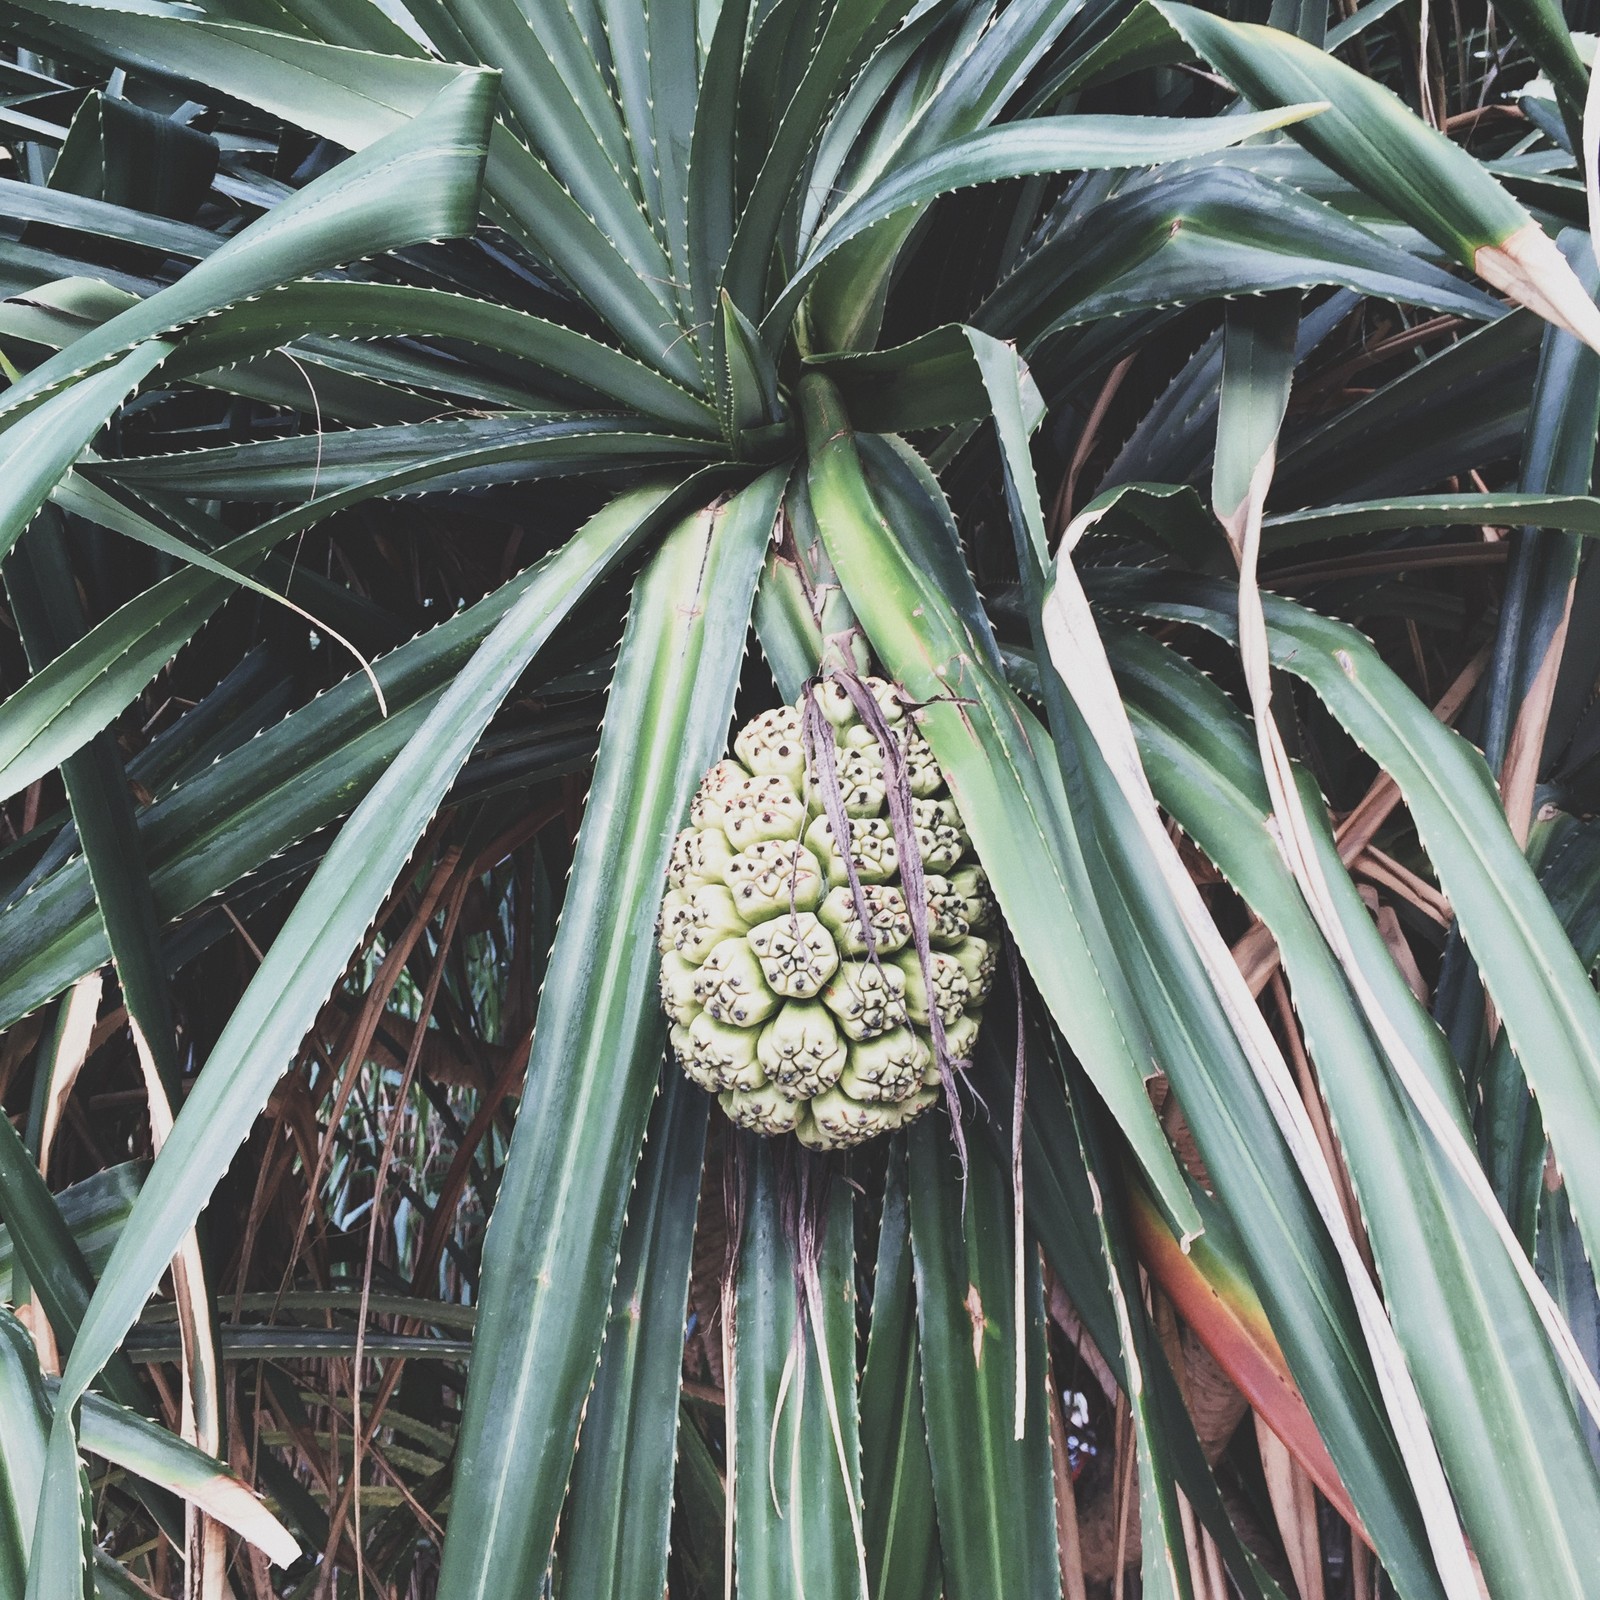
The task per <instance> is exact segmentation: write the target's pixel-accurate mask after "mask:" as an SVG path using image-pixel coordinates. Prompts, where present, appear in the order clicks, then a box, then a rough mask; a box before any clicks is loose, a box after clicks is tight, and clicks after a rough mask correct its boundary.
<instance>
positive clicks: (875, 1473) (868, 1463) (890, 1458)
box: [861, 1136, 940, 1600]
mask: <svg viewBox="0 0 1600 1600" xmlns="http://www.w3.org/2000/svg"><path fill="white" fill-rule="evenodd" d="M910 1228H911V1215H910V1210H909V1201H908V1199H907V1196H906V1152H905V1140H904V1138H902V1137H899V1136H897V1137H896V1138H895V1141H894V1147H893V1148H892V1149H891V1150H890V1152H889V1173H888V1177H887V1178H886V1180H885V1183H884V1191H883V1217H882V1220H881V1222H880V1223H879V1227H878V1262H877V1266H876V1268H875V1270H874V1273H873V1278H872V1329H871V1332H870V1333H869V1334H868V1336H867V1361H866V1366H865V1367H864V1368H863V1369H862V1373H861V1479H862V1521H863V1524H864V1533H865V1538H866V1546H867V1575H868V1579H869V1587H870V1590H871V1593H872V1594H873V1595H874V1596H875V1597H876V1600H937V1596H938V1593H939V1579H940V1559H939V1541H938V1532H937V1528H936V1525H935V1518H934V1503H933V1463H932V1461H931V1460H930V1459H929V1456H928V1434H927V1425H926V1423H925V1422H924V1420H923V1412H922V1347H921V1344H920V1343H919V1341H918V1338H917V1311H916V1297H915V1290H914V1287H913V1283H912V1262H911V1232H910Z"/></svg>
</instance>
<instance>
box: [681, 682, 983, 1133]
mask: <svg viewBox="0 0 1600 1600" xmlns="http://www.w3.org/2000/svg"><path fill="white" fill-rule="evenodd" d="M852 688H854V690H855V694H856V697H857V698H852V693H851V690H852ZM807 694H808V695H809V696H811V697H812V698H811V706H810V710H809V711H808V710H807V703H808V702H807V696H805V695H803V696H802V698H801V701H800V703H799V704H798V705H794V706H780V707H779V708H778V709H777V710H775V711H766V712H763V713H762V714H761V715H760V716H758V717H756V718H755V719H754V720H753V721H752V722H750V723H749V724H747V725H746V726H745V728H744V729H743V730H742V731H741V732H740V734H739V736H738V737H737V738H736V739H735V740H734V742H733V749H734V755H735V756H736V757H737V758H738V759H737V760H730V761H719V762H718V763H717V764H716V766H714V767H713V768H712V769H711V771H710V772H709V773H707V774H706V777H705V781H704V782H703V783H702V784H701V785H700V789H699V792H698V793H697V794H696V795H695V798H694V803H693V805H692V806H691V808H690V813H689V815H690V822H691V826H689V827H688V828H685V829H684V831H683V832H682V833H680V834H679V835H678V837H677V839H676V840H675V841H674V843H673V847H672V861H671V866H670V867H669V869H668V875H667V876H668V884H669V887H668V890H667V895H666V898H665V900H664V901H663V903H662V907H661V930H660V945H661V1003H662V1006H663V1008H664V1009H665V1011H666V1013H667V1015H668V1017H669V1018H670V1019H671V1023H672V1029H671V1036H672V1044H673V1048H674V1050H675V1051H676V1053H677V1057H678V1061H679V1064H680V1065H681V1066H682V1068H683V1070H684V1072H685V1073H686V1074H687V1075H688V1076H689V1077H690V1078H691V1079H693V1080H694V1082H696V1083H698V1084H699V1085H700V1086H701V1087H702V1088H704V1089H706V1090H708V1091H709V1092H711V1093H713V1094H716V1095H718V1096H719V1097H720V1100H721V1104H722V1109H723V1110H724V1111H725V1112H727V1114H728V1116H729V1117H730V1118H731V1119H732V1120H733V1121H734V1122H736V1123H738V1124H739V1126H740V1127H744V1128H750V1129H753V1130H754V1131H756V1132H757V1133H764V1134H779V1133H789V1132H793V1133H794V1134H796V1135H797V1136H798V1137H799V1138H800V1140H801V1141H802V1142H803V1143H805V1144H808V1145H811V1146H812V1147H814V1148H817V1149H840V1148H843V1147H846V1146H849V1145H854V1144H859V1143H861V1141H862V1140H864V1139H870V1138H872V1137H873V1136H874V1135H875V1134H879V1133H884V1132H887V1131H888V1130H889V1129H891V1128H897V1127H901V1126H903V1125H904V1124H905V1123H907V1122H910V1121H911V1120H912V1119H913V1118H915V1117H918V1116H920V1115H922V1113H923V1112H925V1111H927V1110H929V1109H930V1108H931V1107H932V1106H934V1105H935V1104H936V1103H937V1102H938V1098H939V1087H940V1083H941V1078H942V1074H941V1070H940V1065H941V1063H940V1047H941V1045H942V1048H943V1059H944V1062H945V1063H946V1064H947V1065H956V1064H959V1063H961V1062H964V1061H966V1060H968V1059H970V1057H971V1054H972V1046H973V1043H974V1041H975V1040H976V1039H977V1035H978V1024H979V1019H980V1016H981V1012H980V1007H981V1006H982V1005H983V1002H984V1000H985V999H986V998H987V997H988V994H989V990H990V987H991V985H992V984H993V981H994V969H995V954H996V949H997V946H996V945H995V943H994V942H993V940H992V939H990V938H985V937H984V933H985V932H986V931H989V930H992V929H993V926H994V918H995V910H994V903H993V900H992V899H991V897H990V893H989V882H988V878H987V877H986V876H985V874H984V871H983V869H982V867H980V866H979V865H978V864H977V862H976V860H975V858H974V857H973V855H972V844H971V841H970V840H969V839H968V837H967V831H966V829H965V827H964V826H963V825H962V822H961V817H960V815H959V814H958V813H957V811H956V807H955V802H954V801H953V800H952V799H951V797H950V795H949V792H948V791H947V789H946V787H945V781H944V773H943V772H942V771H941V770H940V767H939V763H938V761H937V760H936V759H935V757H934V754H933V750H932V748H931V747H930V746H929V744H928V742H927V740H925V739H924V738H923V737H922V735H921V734H920V733H919V732H918V731H917V730H916V728H915V727H914V726H913V725H912V723H911V720H910V718H908V717H907V715H906V712H905V708H904V706H903V705H902V703H901V701H900V698H899V696H898V693H897V692H896V690H895V689H894V688H893V686H892V685H890V684H887V683H884V682H882V681H881V680H879V679H875V678H867V679H862V680H858V681H854V682H853V683H852V684H851V685H847V684H846V683H845V682H844V681H842V680H841V679H838V678H827V679H824V680H823V682H822V683H821V684H820V685H818V686H817V687H816V688H815V689H813V690H809V691H808V692H807ZM869 696H870V699H869ZM858 699H859V700H860V702H861V704H860V707H859V708H858V703H857V700H858ZM874 708H875V709H874ZM863 710H864V711H865V712H866V713H867V717H866V719H864V718H863V716H862V711H863ZM869 721H870V722H871V724H872V725H871V726H869V725H868V723H869ZM884 738H887V739H888V740H890V741H892V743H893V745H894V753H893V754H892V755H890V756H888V757H887V758H886V753H885V749H884V745H883V743H882V742H881V741H882V739H884ZM912 848H914V849H915V853H916V858H917V865H916V866H915V867H910V868H909V870H906V869H907V868H908V865H909V864H908V862H907V860H906V856H907V853H908V851H909V850H910V849H912ZM908 884H910V885H915V886H916V888H915V889H910V888H908ZM914 907H915V908H916V910H917V911H918V913H919V914H918V915H917V916H916V917H915V918H914V917H913V908H914ZM918 923H920V924H921V925H922V929H923V930H925V933H926V939H925V941H924V940H922V939H920V938H919V937H918V934H919V928H918Z"/></svg>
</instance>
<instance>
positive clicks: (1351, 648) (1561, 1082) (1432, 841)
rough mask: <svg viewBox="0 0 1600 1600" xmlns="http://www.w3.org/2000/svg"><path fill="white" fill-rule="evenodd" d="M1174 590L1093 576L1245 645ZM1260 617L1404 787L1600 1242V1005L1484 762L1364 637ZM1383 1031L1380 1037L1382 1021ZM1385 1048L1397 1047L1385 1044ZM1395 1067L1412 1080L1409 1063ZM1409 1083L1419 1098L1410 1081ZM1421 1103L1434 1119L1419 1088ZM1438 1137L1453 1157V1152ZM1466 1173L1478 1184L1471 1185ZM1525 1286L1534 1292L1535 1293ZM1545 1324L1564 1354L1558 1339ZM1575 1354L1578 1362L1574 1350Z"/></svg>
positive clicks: (1296, 670) (1103, 588)
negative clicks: (1595, 1156) (1597, 1156)
mask: <svg viewBox="0 0 1600 1600" xmlns="http://www.w3.org/2000/svg"><path fill="white" fill-rule="evenodd" d="M1147 585H1148V587H1147ZM1165 587H1166V586H1165V585H1164V584H1163V582H1162V581H1161V580H1159V579H1145V578H1142V577H1138V576H1136V575H1134V574H1131V573H1120V574H1115V575H1113V574H1104V575H1097V577H1096V579H1095V582H1094V590H1095V592H1096V593H1097V594H1098V595H1099V596H1100V597H1101V598H1102V599H1104V600H1110V599H1111V598H1112V596H1113V595H1114V594H1115V595H1116V596H1117V597H1118V598H1117V602H1115V603H1124V604H1131V605H1132V606H1134V607H1135V608H1136V609H1139V610H1141V611H1146V612H1148V613H1149V614H1151V615H1158V616H1166V617H1169V618H1176V617H1178V616H1180V615H1181V616H1182V617H1183V620H1185V621H1189V622H1194V623H1196V624H1198V625H1199V626H1201V627H1204V628H1207V629H1209V630H1210V631H1211V632H1214V633H1216V634H1218V635H1220V636H1221V637H1223V638H1226V639H1233V638H1235V637H1236V632H1235V629H1236V623H1235V620H1234V616H1233V612H1232V607H1231V605H1230V604H1229V601H1228V599H1227V591H1226V590H1225V589H1221V588H1220V587H1219V586H1217V585H1214V584H1210V583H1206V582H1204V581H1198V580H1186V584H1185V589H1186V593H1185V595H1184V597H1183V598H1182V599H1181V600H1179V599H1177V597H1176V596H1175V595H1171V594H1170V593H1163V592H1162V591H1163V589H1164V588H1165ZM1263 610H1264V613H1265V616H1266V623H1267V630H1268V632H1267V639H1268V645H1269V647H1270V650H1271V660H1272V664H1273V665H1274V666H1276V667H1280V668H1282V669H1283V670H1285V671H1288V672H1291V673H1293V674H1294V675H1295V676H1296V677H1300V678H1303V679H1305V680H1306V682H1308V683H1309V684H1310V685H1311V686H1312V688H1313V689H1315V690H1316V692H1317V693H1318V695H1319V696H1320V697H1321V698H1322V699H1323V700H1324V702H1325V703H1326V704H1327V706H1328V708H1329V710H1330V711H1331V712H1332V713H1333V714H1334V716H1335V717H1337V718H1338V719H1339V721H1340V722H1341V723H1343V725H1344V726H1345V727H1346V729H1347V730H1348V731H1349V732H1350V734H1351V737H1352V738H1354V739H1355V740H1356V742H1357V743H1358V744H1360V745H1361V746H1362V747H1363V748H1364V749H1366V750H1367V751H1368V753H1369V754H1370V755H1372V757H1373V758H1374V760H1376V761H1377V762H1378V764H1379V765H1380V766H1381V767H1382V768H1383V769H1384V770H1385V771H1386V772H1388V773H1389V774H1390V775H1391V776H1392V777H1393V778H1394V780H1395V782H1396V783H1397V784H1398V785H1399V788H1400V792H1401V794H1402V795H1403V796H1404V797H1405V800H1406V803H1407V805H1408V806H1409V808H1410V810H1411V815H1412V818H1413V820H1414V821H1415V822H1416V824H1417V830H1418V832H1419V833H1420V834H1421V836H1422V840H1423V843H1424V845H1425V846H1426V847H1427V850H1428V853H1429V856H1430V859H1431V860H1432V861H1433V863H1434V868H1435V871H1436V872H1438V874H1439V878H1440V882H1441V884H1442V885H1443V887H1444V890H1445V893H1446V894H1447V895H1449V897H1450V903H1451V905H1452V907H1453V908H1454V910H1455V913H1456V916H1457V918H1458V920H1459V922H1460V926H1461V929H1462V932H1463V933H1464V935H1465V936H1466V939H1467V943H1468V945H1469V947H1470V948H1471V950H1472V952H1473V954H1474V956H1475V957H1476V958H1477V960H1478V963H1479V966H1480V968H1481V969H1482V972H1483V975H1484V979H1485V981H1486V983H1487V985H1488V987H1489V991H1490V993H1491V995H1492V996H1493V998H1494V1000H1495V1004H1496V1005H1497V1007H1499V1009H1500V1013H1501V1018H1502V1021H1503V1023H1504V1025H1505V1028H1506V1031H1507V1033H1508V1034H1509V1035H1510V1038H1511V1042H1512V1046H1513V1048H1514V1049H1515V1050H1516V1052H1517V1056H1518V1059H1519V1060H1520V1061H1521V1063H1522V1068H1523V1071H1524V1072H1525V1073H1526V1074H1527V1076H1528V1079H1529V1082H1530V1083H1531V1084H1532V1086H1533V1089H1534V1092H1535V1094H1536V1095H1537V1096H1538V1097H1539V1101H1540V1105H1541V1107H1542V1108H1543V1111H1544V1115H1545V1118H1546V1121H1547V1125H1548V1128H1549V1132H1550V1137H1551V1142H1552V1144H1553V1146H1554V1149H1555V1154H1556V1160H1557V1162H1558V1163H1559V1164H1560V1166H1561V1170H1562V1173H1563V1176H1564V1177H1565V1179H1566V1182H1567V1184H1568V1187H1569V1189H1570V1191H1571V1196H1572V1202H1573V1211H1574V1215H1575V1216H1576V1217H1577V1219H1578V1222H1579V1226H1580V1227H1581V1228H1582V1229H1583V1230H1584V1233H1585V1237H1586V1238H1590V1239H1593V1238H1596V1237H1600V1232H1596V1229H1597V1227H1600V1172H1597V1171H1596V1168H1595V1163H1594V1162H1593V1160H1592V1159H1591V1158H1590V1154H1589V1153H1590V1152H1592V1151H1593V1150H1594V1149H1595V1148H1596V1143H1595V1141H1596V1138H1597V1137H1600V1132H1597V1130H1600V1000H1597V999H1596V997H1595V993H1594V990H1593V989H1592V988H1591V987H1590V986H1589V981H1588V977H1587V975H1586V974H1585V972H1584V970H1583V965H1582V963H1581V962H1580V961H1579V960H1578V957H1577V955H1576V953H1575V952H1574V951H1573V948H1572V945H1571V942H1570V941H1569V940H1568V938H1567V936H1566V933H1565V931H1564V930H1563V929H1562V927H1561V924H1560V921H1559V919H1558V918H1557V916H1556V914H1555V912H1554V911H1553V910H1552V909H1551V906H1550V902H1549V900H1548V899H1547V898H1546V896H1545V893H1544V891H1543V889H1542V888H1541V887H1540V885H1539V882H1538V879H1537V878H1536V877H1535V876H1534V874H1533V871H1532V869H1531V868H1530V867H1529V865H1528V862H1527V859H1526V858H1525V857H1524V855H1523V854H1522V851H1521V850H1520V849H1519V848H1518V846H1517V843H1516V840H1515V839H1514V838H1513V837H1512V836H1511V833H1510V830H1509V829H1508V828H1507V826H1506V820H1505V814H1504V812H1503V811H1502V810H1501V808H1500V803H1499V798H1498V796H1497V794H1496V792H1495V787H1494V781H1493V779H1492V778H1490V776H1489V773H1488V770H1487V768H1486V767H1485V766H1484V763H1483V758H1482V757H1481V756H1480V755H1479V754H1478V753H1477V752H1476V751H1475V750H1474V749H1472V747H1471V746H1470V745H1468V744H1467V743H1466V742H1465V740H1463V739H1462V738H1461V737H1460V736H1459V735H1458V734H1456V733H1454V732H1452V731H1451V730H1450V729H1448V728H1444V727H1441V726H1440V725H1439V723H1438V722H1437V721H1436V720H1435V719H1434V717H1433V716H1432V714H1431V713H1430V711H1429V710H1428V708H1427V707H1426V706H1425V705H1423V704H1422V703H1421V701H1419V700H1418V699H1417V698H1416V696H1415V695H1414V694H1412V692H1411V691H1410V690H1409V689H1408V688H1406V687H1405V685H1404V684H1403V683H1402V682H1401V681H1400V680H1399V678H1397V677H1396V676H1395V675H1394V673H1393V672H1391V671H1390V669H1389V668H1388V666H1387V665H1385V664H1384V662H1383V661H1382V660H1381V658H1380V657H1379V656H1378V653H1377V651H1376V649H1375V648H1374V647H1373V645H1372V643H1371V641H1370V640H1368V639H1367V638H1366V637H1365V636H1364V635H1362V634H1361V633H1359V632H1358V631H1357V630H1356V629H1354V628H1351V627H1349V626H1348V625H1347V624H1344V623H1340V622H1334V621H1332V620H1330V619H1328V618H1324V617H1318V616H1316V615H1315V614H1314V613H1313V612H1310V611H1307V610H1305V609H1304V608H1303V607H1300V606H1297V605H1295V604H1294V603H1293V602H1291V601H1288V600H1282V599H1277V598H1271V597H1268V598H1266V599H1265V600H1264V602H1263ZM1319 920H1320V919H1319ZM1336 938H1337V936H1336V935H1334V936H1332V938H1331V939H1330V942H1333V940H1335V939H1336ZM1335 948H1336V949H1337V948H1338V946H1337V944H1335ZM1375 1026H1379V1027H1380V1028H1381V1026H1382V1022H1381V1018H1379V1019H1375ZM1384 1044H1385V1047H1386V1049H1388V1048H1389V1047H1390V1041H1389V1040H1388V1039H1385V1040H1384ZM1395 1053H1400V1054H1402V1055H1409V1054H1410V1052H1409V1051H1400V1050H1399V1047H1398V1046H1395V1048H1394V1049H1393V1050H1391V1059H1392V1057H1393V1055H1394V1054H1395ZM1397 1070H1400V1071H1402V1072H1403V1073H1405V1072H1406V1069H1405V1067H1404V1065H1403V1064H1402V1065H1400V1066H1399V1067H1398V1068H1397ZM1406 1078H1407V1088H1408V1090H1411V1089H1412V1081H1411V1075H1410V1074H1409V1073H1406ZM1413 1094H1414V1097H1420V1098H1419V1105H1420V1109H1422V1110H1423V1112H1424V1114H1425V1115H1426V1113H1427V1110H1428V1107H1427V1106H1426V1104H1425V1103H1422V1102H1424V1101H1425V1096H1422V1095H1421V1086H1420V1085H1419V1086H1418V1087H1417V1089H1416V1090H1414V1091H1413ZM1434 1120H1435V1119H1434V1118H1431V1117H1430V1118H1429V1125H1430V1127H1432V1126H1433V1122H1434ZM1435 1131H1437V1130H1435ZM1440 1138H1441V1143H1443V1144H1445V1146H1446V1148H1447V1149H1448V1148H1449V1141H1448V1140H1447V1139H1446V1138H1445V1136H1444V1135H1442V1134H1441V1135H1440ZM1462 1176H1463V1178H1464V1180H1465V1181H1467V1182H1468V1183H1469V1184H1473V1186H1474V1187H1476V1184H1474V1183H1473V1179H1472V1177H1471V1174H1469V1173H1463V1174H1462ZM1478 1176H1479V1178H1480V1179H1481V1173H1479V1174H1478ZM1519 1254H1520V1252H1519ZM1528 1287H1529V1292H1530V1295H1532V1294H1533V1292H1534V1288H1535V1285H1533V1284H1531V1283H1530V1284H1529V1285H1528ZM1535 1303H1536V1304H1537V1303H1538V1302H1537V1299H1535ZM1547 1327H1548V1331H1549V1333H1550V1334H1551V1337H1552V1339H1553V1340H1554V1341H1556V1344H1557V1349H1558V1351H1560V1350H1561V1349H1562V1346H1563V1345H1564V1344H1565V1341H1564V1340H1562V1339H1561V1337H1560V1332H1561V1330H1560V1329H1559V1328H1556V1327H1554V1326H1548V1324H1547ZM1566 1355H1567V1358H1568V1359H1570V1358H1571V1351H1570V1348H1569V1349H1568V1350H1567V1352H1566ZM1578 1381H1579V1382H1580V1383H1582V1381H1583V1380H1582V1379H1581V1378H1579V1380H1578Z"/></svg>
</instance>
